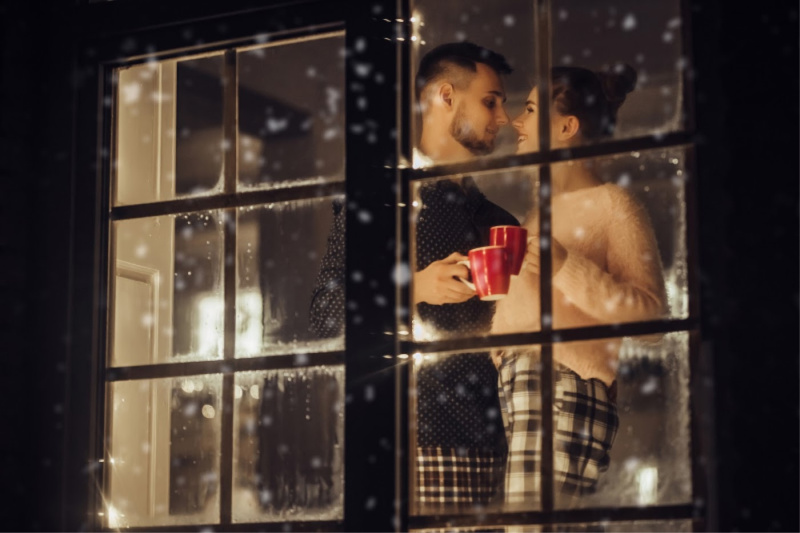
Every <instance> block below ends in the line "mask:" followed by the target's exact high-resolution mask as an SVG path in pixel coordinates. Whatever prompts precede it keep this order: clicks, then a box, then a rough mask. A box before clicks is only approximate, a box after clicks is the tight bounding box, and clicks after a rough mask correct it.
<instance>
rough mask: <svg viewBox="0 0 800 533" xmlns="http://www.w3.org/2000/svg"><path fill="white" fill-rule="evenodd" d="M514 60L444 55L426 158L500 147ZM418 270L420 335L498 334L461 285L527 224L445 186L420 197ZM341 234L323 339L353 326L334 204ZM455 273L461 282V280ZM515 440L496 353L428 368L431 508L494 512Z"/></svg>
mask: <svg viewBox="0 0 800 533" xmlns="http://www.w3.org/2000/svg"><path fill="white" fill-rule="evenodd" d="M510 72H511V68H510V67H509V65H508V63H507V62H506V60H505V58H503V56H501V55H499V54H497V53H495V52H492V51H491V50H488V49H486V48H483V47H480V46H478V45H476V44H473V43H468V42H463V43H450V44H445V45H442V46H439V47H437V48H434V49H433V50H431V51H430V52H428V53H427V54H426V55H425V56H424V57H423V58H422V61H421V62H420V67H419V69H418V73H417V78H416V88H417V97H418V102H419V103H420V109H421V111H422V131H421V136H420V142H419V149H418V150H417V151H416V153H415V159H417V160H418V161H419V162H420V163H422V164H424V163H428V164H445V163H454V162H459V161H462V162H463V161H468V160H470V159H473V158H474V157H475V156H479V155H485V154H489V153H491V152H492V151H493V150H494V147H495V139H496V137H497V133H498V132H499V130H500V128H501V127H502V126H504V125H505V124H507V123H508V115H507V114H506V112H505V110H504V108H503V104H504V102H505V99H506V98H505V89H504V87H503V82H502V79H501V76H502V75H505V74H509V73H510ZM418 194H419V205H420V206H421V207H420V210H419V212H418V214H417V221H416V268H415V274H414V277H413V280H412V287H413V294H412V297H413V300H414V304H415V308H416V313H415V314H414V318H413V319H414V321H415V331H416V326H420V328H422V329H425V328H427V329H428V331H429V332H430V333H432V334H433V335H434V336H436V337H439V338H441V337H443V336H444V337H446V336H452V335H460V336H472V335H482V334H485V333H488V331H489V328H490V326H491V319H492V314H493V312H494V305H493V303H491V302H483V301H481V300H480V299H478V298H477V296H476V295H475V292H474V291H472V290H471V289H469V288H467V287H466V286H465V285H464V284H463V283H461V282H460V281H458V280H457V279H455V277H462V278H466V277H468V275H469V272H468V270H467V268H466V267H465V266H463V265H459V264H457V263H458V261H460V260H464V259H466V258H467V256H466V255H465V254H466V253H467V252H468V251H469V250H470V249H472V248H475V247H478V246H483V245H486V244H488V234H489V228H490V227H491V226H495V225H518V224H519V222H518V221H517V220H516V218H514V217H513V216H512V215H510V214H509V213H507V212H506V211H504V210H503V209H501V208H499V207H498V206H496V205H495V204H493V203H491V202H489V201H488V200H487V199H486V197H485V196H484V195H483V194H482V193H481V192H480V191H479V190H478V188H477V186H476V185H475V183H474V181H473V180H472V179H471V178H464V179H461V180H459V181H455V180H450V179H445V180H439V181H437V182H435V183H432V184H426V185H424V186H422V187H420V188H419V190H418ZM334 213H335V217H334V226H333V229H332V231H331V235H330V237H329V240H328V250H327V252H326V254H325V257H324V258H323V263H322V268H321V270H320V275H319V278H318V281H317V288H316V289H315V291H314V296H313V299H312V303H311V329H312V330H313V331H314V332H315V333H316V334H317V335H319V336H321V337H330V336H335V335H339V334H341V331H342V330H343V327H344V320H343V316H342V315H343V313H344V287H343V284H344V276H345V272H344V218H345V214H344V210H343V208H342V206H341V205H334ZM454 276H455V277H454ZM505 453H506V444H505V435H504V431H503V427H502V420H501V417H500V406H499V401H498V393H497V371H496V369H495V367H494V364H493V363H492V362H491V359H490V357H489V355H488V354H487V353H466V354H465V353H461V354H456V355H454V356H450V357H442V358H439V359H437V360H435V361H432V362H429V361H426V362H425V363H424V364H422V365H421V366H420V368H419V372H418V374H417V468H416V483H415V484H416V498H415V499H416V501H417V502H418V503H420V504H421V505H423V506H424V507H430V506H436V507H438V506H442V505H445V506H450V505H473V504H485V503H488V502H489V501H490V500H491V499H492V498H493V497H494V496H495V494H496V492H497V489H498V487H499V486H500V483H501V481H502V473H503V465H504V459H505Z"/></svg>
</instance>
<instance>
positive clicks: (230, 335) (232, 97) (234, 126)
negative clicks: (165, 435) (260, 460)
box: [220, 50, 239, 524]
mask: <svg viewBox="0 0 800 533" xmlns="http://www.w3.org/2000/svg"><path fill="white" fill-rule="evenodd" d="M236 58H237V55H236V51H235V50H228V51H226V52H225V58H224V67H223V69H224V70H223V76H222V84H223V93H222V98H223V116H222V128H223V129H222V135H223V154H224V155H223V160H224V164H223V179H224V192H225V193H226V194H233V193H235V192H236V181H237V177H238V149H237V147H238V142H237V133H238V132H237V130H238V117H237V108H238V102H237V99H238V94H239V92H238V87H237V72H236V69H237V63H236ZM223 220H224V230H223V231H224V235H225V241H224V242H225V254H224V258H225V259H224V261H225V264H224V267H223V269H224V277H223V280H224V289H223V291H224V299H225V316H224V330H225V336H224V355H223V357H224V359H225V360H232V359H234V358H235V357H236V229H237V228H236V226H237V224H236V208H228V209H225V212H224V217H223ZM234 377H235V376H234V375H233V374H225V375H224V376H223V379H222V418H221V425H222V442H221V445H220V523H222V524H230V523H231V516H232V511H231V509H232V496H233V400H234V399H233V396H234V394H233V390H234Z"/></svg>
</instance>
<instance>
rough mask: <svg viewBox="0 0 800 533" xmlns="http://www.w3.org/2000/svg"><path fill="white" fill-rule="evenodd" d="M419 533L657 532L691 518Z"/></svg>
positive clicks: (682, 526) (680, 527)
mask: <svg viewBox="0 0 800 533" xmlns="http://www.w3.org/2000/svg"><path fill="white" fill-rule="evenodd" d="M411 531H415V532H419V533H423V532H426V533H428V532H429V533H434V532H435V533H441V532H443V531H447V532H448V533H461V532H464V533H466V532H470V531H476V532H477V531H480V532H483V533H487V532H492V533H494V532H496V533H529V532H538V531H561V532H584V531H586V532H588V531H618V532H631V533H635V532H640V533H646V532H651V531H652V532H657V531H676V532H677V531H681V532H684V531H685V532H689V531H692V521H691V520H635V521H630V522H610V521H605V522H594V523H586V524H581V523H574V524H566V523H565V524H552V525H537V524H525V525H514V526H483V527H480V528H478V527H448V528H447V529H441V528H439V529H412V530H411Z"/></svg>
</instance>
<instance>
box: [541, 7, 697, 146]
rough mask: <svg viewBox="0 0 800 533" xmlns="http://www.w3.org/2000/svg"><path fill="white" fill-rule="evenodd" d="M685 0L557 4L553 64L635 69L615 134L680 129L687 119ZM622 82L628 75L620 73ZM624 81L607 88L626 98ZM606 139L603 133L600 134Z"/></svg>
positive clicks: (612, 70) (606, 70) (616, 71)
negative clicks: (683, 24)
mask: <svg viewBox="0 0 800 533" xmlns="http://www.w3.org/2000/svg"><path fill="white" fill-rule="evenodd" d="M680 5H681V4H680V2H679V1H678V0H668V1H662V2H648V3H646V4H645V3H641V2H637V1H636V0H623V1H621V2H616V1H615V2H613V3H605V4H596V3H589V2H585V1H584V0H554V1H553V3H552V12H553V16H552V32H553V40H552V60H551V61H552V64H553V66H554V67H581V68H584V69H588V70H591V71H600V72H603V73H609V72H610V73H611V74H612V75H614V74H621V73H622V70H621V66H622V65H624V64H627V65H629V66H630V67H632V68H633V69H635V71H636V77H635V79H636V82H635V89H634V90H633V91H632V92H630V93H629V94H628V95H627V98H625V103H624V105H622V106H621V107H620V108H619V113H618V116H617V119H618V120H617V123H616V128H614V131H613V137H612V138H626V137H635V136H644V135H651V134H663V133H667V132H672V131H677V130H680V129H682V128H683V127H684V123H683V113H682V111H683V105H684V103H683V83H684V75H685V72H687V71H686V68H687V67H688V64H687V62H686V59H685V58H684V57H683V55H682V54H683V51H682V49H681V48H682V39H683V37H682V33H683V27H682V24H681V19H680V17H681V11H680ZM615 81H617V82H620V83H621V84H622V85H624V83H622V82H623V81H624V79H623V78H616V80H615ZM622 85H617V86H616V87H617V89H616V90H613V89H612V84H608V85H606V87H605V89H606V92H607V94H608V95H609V96H611V95H612V94H615V95H617V96H621V97H625V93H624V92H620V91H621V90H622ZM596 140H602V138H599V139H596Z"/></svg>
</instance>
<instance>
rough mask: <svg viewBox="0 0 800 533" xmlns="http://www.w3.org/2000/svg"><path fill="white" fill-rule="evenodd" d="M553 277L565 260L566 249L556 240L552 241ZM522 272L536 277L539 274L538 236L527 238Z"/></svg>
mask: <svg viewBox="0 0 800 533" xmlns="http://www.w3.org/2000/svg"><path fill="white" fill-rule="evenodd" d="M552 243H553V246H552V257H553V275H554V276H555V275H556V274H557V273H558V271H559V270H561V267H563V266H564V262H565V261H566V260H567V249H566V248H564V246H563V245H562V244H561V243H560V242H559V241H558V240H557V239H552ZM522 268H523V269H524V270H528V271H529V272H532V273H533V274H536V275H537V276H538V275H539V274H540V273H541V258H540V256H539V236H538V235H536V234H534V235H532V236H530V237H528V249H527V251H526V252H525V260H524V262H523V264H522Z"/></svg>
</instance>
